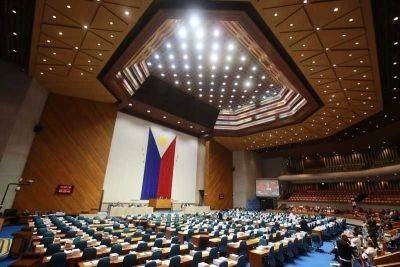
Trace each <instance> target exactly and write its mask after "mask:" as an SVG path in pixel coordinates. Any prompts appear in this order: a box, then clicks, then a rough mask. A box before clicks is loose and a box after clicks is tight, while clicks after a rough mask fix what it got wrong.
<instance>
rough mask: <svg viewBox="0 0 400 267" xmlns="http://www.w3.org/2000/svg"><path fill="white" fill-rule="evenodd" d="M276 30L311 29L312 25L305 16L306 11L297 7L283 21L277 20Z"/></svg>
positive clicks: (296, 30)
mask: <svg viewBox="0 0 400 267" xmlns="http://www.w3.org/2000/svg"><path fill="white" fill-rule="evenodd" d="M277 12H278V14H279V11H277ZM275 27H276V29H277V30H278V32H286V31H291V32H298V31H307V30H308V31H312V30H313V25H311V23H310V21H309V20H308V18H307V13H306V12H305V11H304V9H303V8H300V9H297V10H296V11H295V12H294V13H292V14H290V15H289V16H288V17H286V18H285V19H284V20H283V21H281V22H279V23H278V24H277V25H276V26H275Z"/></svg>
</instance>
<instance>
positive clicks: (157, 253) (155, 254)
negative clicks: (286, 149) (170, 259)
mask: <svg viewBox="0 0 400 267" xmlns="http://www.w3.org/2000/svg"><path fill="white" fill-rule="evenodd" d="M161 257H162V252H161V250H155V251H153V253H152V254H151V260H161Z"/></svg>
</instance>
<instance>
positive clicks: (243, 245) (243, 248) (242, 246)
mask: <svg viewBox="0 0 400 267" xmlns="http://www.w3.org/2000/svg"><path fill="white" fill-rule="evenodd" d="M238 255H239V256H242V255H243V256H245V257H246V258H247V243H246V241H244V240H242V241H240V243H239V249H238Z"/></svg>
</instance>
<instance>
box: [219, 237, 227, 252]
mask: <svg viewBox="0 0 400 267" xmlns="http://www.w3.org/2000/svg"><path fill="white" fill-rule="evenodd" d="M219 252H220V253H221V254H222V255H226V253H227V252H228V238H227V237H226V236H223V237H222V238H221V242H220V244H219Z"/></svg>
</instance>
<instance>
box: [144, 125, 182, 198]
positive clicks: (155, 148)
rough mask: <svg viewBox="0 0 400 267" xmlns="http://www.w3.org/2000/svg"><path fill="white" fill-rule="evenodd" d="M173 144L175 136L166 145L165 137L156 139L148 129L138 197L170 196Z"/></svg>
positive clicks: (174, 143)
mask: <svg viewBox="0 0 400 267" xmlns="http://www.w3.org/2000/svg"><path fill="white" fill-rule="evenodd" d="M175 146H176V136H175V138H174V139H173V140H172V141H171V143H170V144H169V145H168V140H167V138H166V137H164V136H160V137H158V138H157V141H156V139H155V138H154V135H153V132H152V131H151V129H149V138H148V142H147V152H146V163H145V167H144V174H143V184H142V193H141V197H140V199H142V200H148V199H151V198H159V197H163V198H171V189H172V178H173V175H174V162H175ZM161 155H162V156H161Z"/></svg>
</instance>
